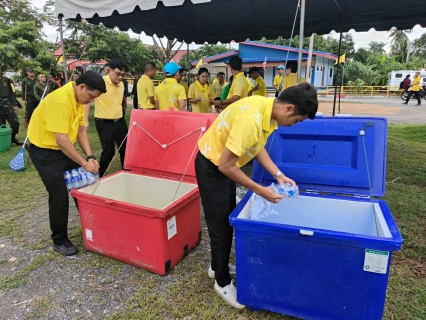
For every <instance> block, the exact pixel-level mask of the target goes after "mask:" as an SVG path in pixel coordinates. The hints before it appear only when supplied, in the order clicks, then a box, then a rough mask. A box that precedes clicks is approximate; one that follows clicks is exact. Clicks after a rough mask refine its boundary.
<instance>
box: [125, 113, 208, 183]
mask: <svg viewBox="0 0 426 320" xmlns="http://www.w3.org/2000/svg"><path fill="white" fill-rule="evenodd" d="M215 119H216V115H215V114H202V113H191V112H178V111H158V110H138V109H133V110H132V113H131V117H130V122H129V135H128V137H127V145H126V156H125V160H124V169H125V170H131V171H136V172H142V173H151V174H158V175H162V176H167V177H172V178H178V179H181V178H182V176H183V174H184V173H185V180H187V181H192V182H193V181H195V169H194V159H195V156H196V155H197V153H198V146H197V142H198V140H199V138H200V137H201V135H202V134H204V133H205V131H206V130H207V129H208V127H210V125H211V124H212V123H213V121H214V120H215Z"/></svg>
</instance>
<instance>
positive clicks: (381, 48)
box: [368, 41, 386, 54]
mask: <svg viewBox="0 0 426 320" xmlns="http://www.w3.org/2000/svg"><path fill="white" fill-rule="evenodd" d="M385 45H386V43H385V42H381V41H371V42H370V43H369V44H368V51H369V52H370V53H372V54H383V53H386V52H385Z"/></svg>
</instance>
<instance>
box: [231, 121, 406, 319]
mask: <svg viewBox="0 0 426 320" xmlns="http://www.w3.org/2000/svg"><path fill="white" fill-rule="evenodd" d="M367 123H369V124H372V125H370V126H368V127H367V128H365V135H364V141H365V144H364V143H363V141H362V136H361V135H360V131H361V130H362V129H364V127H365V125H366V124H367ZM386 140H387V121H386V119H381V118H328V117H324V118H319V119H316V120H314V121H309V120H307V121H305V122H303V123H301V124H298V125H297V126H295V127H291V128H283V127H280V128H279V130H278V131H277V133H276V134H275V137H273V136H271V137H270V139H269V141H268V143H269V144H271V143H272V146H271V148H270V145H269V144H268V145H267V146H266V149H267V150H269V148H270V155H271V158H272V159H273V160H274V162H275V163H276V164H277V165H278V167H279V168H280V170H281V171H283V172H284V173H285V174H286V175H287V176H289V177H290V178H292V179H294V180H295V181H296V182H297V183H298V185H299V188H300V189H301V190H309V193H308V192H302V193H301V196H300V197H299V199H296V200H292V201H289V200H287V202H281V203H280V204H278V205H275V206H274V207H273V208H274V211H275V213H278V214H270V215H265V216H266V217H264V219H263V221H254V220H251V219H250V210H249V208H250V204H251V202H252V201H253V199H254V197H255V195H254V194H253V193H252V192H251V191H249V192H248V193H247V194H246V195H245V197H244V198H243V200H242V201H241V202H240V203H239V205H238V206H237V208H236V209H235V210H234V212H233V213H232V214H231V216H230V223H231V225H232V226H233V227H234V228H235V252H236V265H237V290H238V301H239V302H240V303H242V304H245V305H247V306H248V307H250V308H252V309H265V310H269V311H273V312H277V313H282V314H287V315H291V316H295V317H299V318H302V319H336V320H337V319H339V320H343V319H359V320H361V319H362V320H366V319H369V320H370V319H382V315H383V309H384V303H385V298H386V288H387V283H388V277H389V271H390V265H391V258H392V252H393V251H396V250H399V249H400V248H401V245H402V238H401V235H400V233H399V231H398V228H397V226H396V224H395V222H394V220H393V218H392V215H391V212H390V210H389V208H388V206H387V204H386V202H385V201H382V200H373V201H371V200H370V199H368V198H365V197H366V196H369V195H370V193H372V194H373V195H374V196H382V195H384V193H385V170H386V166H385V164H386ZM364 145H365V152H366V154H367V159H368V169H369V172H370V178H371V185H372V191H370V183H369V181H368V180H369V179H368V173H367V165H366V160H365V153H364ZM253 179H254V180H255V181H258V182H260V183H261V184H263V185H268V184H270V183H271V182H273V178H272V176H271V175H269V174H268V173H267V172H263V169H262V168H261V167H260V166H259V164H258V163H256V162H255V163H254V167H253ZM311 192H312V193H311ZM319 192H324V193H326V194H319ZM348 195H349V196H348ZM373 206H374V208H373Z"/></svg>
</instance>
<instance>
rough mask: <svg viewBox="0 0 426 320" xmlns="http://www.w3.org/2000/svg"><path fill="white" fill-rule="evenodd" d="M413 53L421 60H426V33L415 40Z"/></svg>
mask: <svg viewBox="0 0 426 320" xmlns="http://www.w3.org/2000/svg"><path fill="white" fill-rule="evenodd" d="M413 52H414V54H415V55H416V56H417V57H418V58H419V59H423V60H425V59H426V33H423V34H422V35H421V36H420V38H418V39H415V40H414V43H413Z"/></svg>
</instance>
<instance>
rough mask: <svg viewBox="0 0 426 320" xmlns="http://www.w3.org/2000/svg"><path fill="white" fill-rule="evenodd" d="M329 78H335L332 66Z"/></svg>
mask: <svg viewBox="0 0 426 320" xmlns="http://www.w3.org/2000/svg"><path fill="white" fill-rule="evenodd" d="M329 78H333V68H330V77H329Z"/></svg>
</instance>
